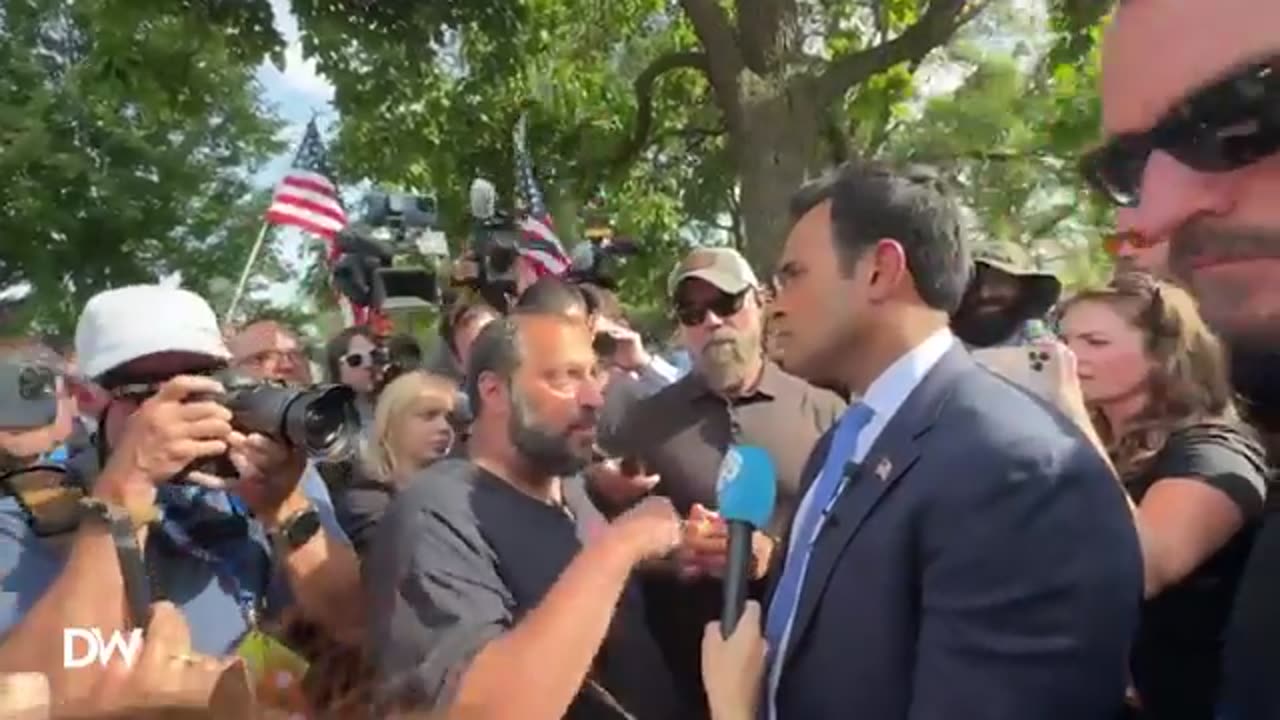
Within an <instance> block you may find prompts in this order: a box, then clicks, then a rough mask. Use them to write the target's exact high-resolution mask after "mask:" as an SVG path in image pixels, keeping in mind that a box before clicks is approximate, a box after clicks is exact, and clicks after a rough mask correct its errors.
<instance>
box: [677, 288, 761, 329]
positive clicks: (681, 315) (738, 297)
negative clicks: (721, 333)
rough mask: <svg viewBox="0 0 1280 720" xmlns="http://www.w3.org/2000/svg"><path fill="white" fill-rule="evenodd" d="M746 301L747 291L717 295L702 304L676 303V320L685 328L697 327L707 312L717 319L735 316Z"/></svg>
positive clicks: (702, 321) (705, 317) (704, 318)
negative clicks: (713, 314) (714, 315)
mask: <svg viewBox="0 0 1280 720" xmlns="http://www.w3.org/2000/svg"><path fill="white" fill-rule="evenodd" d="M746 299H747V291H746V290H743V291H742V292H740V293H736V294H733V295H730V294H729V293H726V292H721V293H717V294H716V296H715V297H714V298H712V299H711V300H710V301H708V302H706V303H702V304H697V303H692V302H681V301H676V319H677V320H679V321H680V324H681V325H684V326H685V327H697V326H699V325H701V324H702V323H704V322H706V320H707V312H708V311H710V312H713V313H715V314H716V317H718V318H727V317H730V316H733V315H737V314H738V312H739V311H741V310H742V306H743V304H744V303H745V302H746Z"/></svg>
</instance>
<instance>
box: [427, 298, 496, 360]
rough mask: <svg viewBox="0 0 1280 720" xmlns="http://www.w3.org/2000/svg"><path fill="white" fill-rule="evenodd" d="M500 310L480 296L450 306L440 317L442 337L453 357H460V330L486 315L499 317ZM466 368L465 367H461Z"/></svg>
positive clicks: (439, 328)
mask: <svg viewBox="0 0 1280 720" xmlns="http://www.w3.org/2000/svg"><path fill="white" fill-rule="evenodd" d="M501 314H502V313H500V312H498V311H497V309H495V308H494V307H493V306H492V305H490V304H489V303H487V302H485V301H484V300H482V299H480V298H464V299H461V300H458V301H457V302H455V303H454V304H453V305H452V306H450V308H449V310H448V312H446V313H445V314H444V316H443V317H441V318H440V323H439V327H438V328H437V329H438V330H439V332H440V339H441V340H442V341H444V344H445V347H448V348H449V352H450V353H451V354H452V355H453V357H455V358H456V357H458V331H459V330H461V329H462V328H464V327H466V326H468V325H470V324H471V323H473V322H475V321H476V320H478V319H480V318H481V317H483V316H485V315H492V316H494V317H497V316H499V315H501ZM460 369H465V368H460Z"/></svg>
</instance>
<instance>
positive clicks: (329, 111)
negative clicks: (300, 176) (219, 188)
mask: <svg viewBox="0 0 1280 720" xmlns="http://www.w3.org/2000/svg"><path fill="white" fill-rule="evenodd" d="M271 9H272V10H273V11H274V12H275V23H276V29H277V30H279V31H280V34H281V35H282V36H283V37H284V39H285V42H286V43H287V47H286V48H285V67H284V70H280V69H278V68H276V67H275V65H272V64H271V63H270V62H264V63H263V64H262V66H260V67H259V68H258V82H259V83H260V84H261V87H262V96H263V99H264V100H265V101H266V102H267V103H268V104H270V105H272V106H274V108H275V110H276V112H277V113H278V114H279V115H280V117H282V118H283V119H284V120H285V121H286V123H287V126H286V127H285V129H284V131H283V139H284V140H285V143H286V145H287V146H288V147H287V149H286V150H285V151H284V152H283V153H281V154H280V156H279V157H277V158H275V159H274V160H272V161H271V162H270V163H268V164H267V165H266V166H265V167H263V169H262V170H260V171H259V172H258V175H257V176H256V178H255V180H256V182H257V183H258V184H259V185H261V186H263V187H271V186H274V185H275V184H276V183H277V182H279V180H280V179H281V178H282V177H284V174H285V172H286V171H287V170H288V169H289V163H290V161H291V160H292V159H293V154H294V153H295V152H296V151H297V148H298V143H299V142H300V141H301V140H302V132H303V130H304V129H306V126H307V121H308V120H310V119H311V116H312V113H316V114H317V117H316V123H317V124H318V125H319V127H320V133H321V135H322V136H324V137H325V139H326V140H328V139H330V137H331V135H330V133H329V130H330V129H331V128H332V126H333V124H334V121H335V120H336V119H337V113H336V111H334V109H333V108H332V107H331V106H330V104H329V103H330V101H332V100H333V85H331V84H330V83H329V81H328V80H325V79H324V78H323V77H322V76H321V75H319V74H318V73H317V72H316V65H315V62H314V61H310V60H305V59H304V58H303V56H302V43H301V41H300V40H299V37H298V21H297V19H296V18H294V16H293V12H292V10H291V9H290V7H289V0H271ZM271 242H274V243H277V244H279V246H280V247H281V248H282V249H283V251H284V256H285V259H286V262H287V263H288V264H289V266H290V267H292V268H295V269H296V270H297V272H298V274H299V275H301V273H302V272H303V267H302V262H301V260H302V252H303V250H304V248H305V245H304V243H318V242H320V240H318V239H316V238H315V237H312V236H304V235H303V233H301V232H300V231H298V230H296V229H293V228H276V229H275V230H274V232H273V235H272V240H271ZM240 270H241V268H237V269H236V271H235V273H234V275H235V276H234V277H232V278H230V279H231V281H232V282H234V281H236V280H238V279H239V273H240ZM296 293H297V286H296V283H293V282H285V283H277V284H273V285H272V286H271V287H270V288H269V290H268V291H267V294H266V297H268V298H269V299H270V300H271V301H272V302H273V303H275V304H279V305H287V304H289V303H291V302H292V301H294V300H295V295H296Z"/></svg>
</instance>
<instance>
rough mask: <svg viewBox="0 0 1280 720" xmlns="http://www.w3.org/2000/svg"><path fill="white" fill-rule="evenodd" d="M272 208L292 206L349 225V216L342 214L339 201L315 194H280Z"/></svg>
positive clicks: (277, 195)
mask: <svg viewBox="0 0 1280 720" xmlns="http://www.w3.org/2000/svg"><path fill="white" fill-rule="evenodd" d="M271 205H272V207H275V206H279V205H292V206H294V207H300V208H302V209H304V210H310V211H311V212H313V213H315V214H317V215H325V216H327V217H331V218H333V221H334V222H337V223H341V224H343V225H345V224H346V223H347V214H346V213H344V212H342V206H341V205H339V204H338V201H337V200H334V199H333V198H331V197H325V196H323V195H317V194H315V193H306V194H302V193H297V194H295V193H292V192H280V193H277V194H276V197H275V200H273V201H272V202H271Z"/></svg>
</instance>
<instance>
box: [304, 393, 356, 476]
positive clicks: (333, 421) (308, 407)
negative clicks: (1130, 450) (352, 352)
mask: <svg viewBox="0 0 1280 720" xmlns="http://www.w3.org/2000/svg"><path fill="white" fill-rule="evenodd" d="M353 401H354V396H353V394H352V393H351V390H350V388H347V387H344V386H341V385H337V386H329V387H322V388H315V389H312V390H309V391H307V392H305V393H303V394H302V396H301V397H300V398H299V399H298V401H296V402H295V403H294V406H295V407H297V409H298V410H301V412H300V413H298V414H297V415H296V416H295V417H297V418H298V420H299V422H298V423H297V425H293V424H292V423H288V422H286V433H287V434H289V435H291V436H292V437H294V438H295V442H297V441H301V442H300V443H298V444H301V445H302V446H303V447H304V448H305V449H306V451H307V454H308V455H309V456H311V457H313V458H320V459H328V460H337V459H342V458H344V457H346V456H348V455H349V454H350V453H351V452H353V451H354V449H355V445H356V442H357V436H358V435H359V433H360V420H359V416H358V413H357V412H356V410H355V406H354V405H353ZM290 426H292V427H290ZM298 436H300V437H298Z"/></svg>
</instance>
